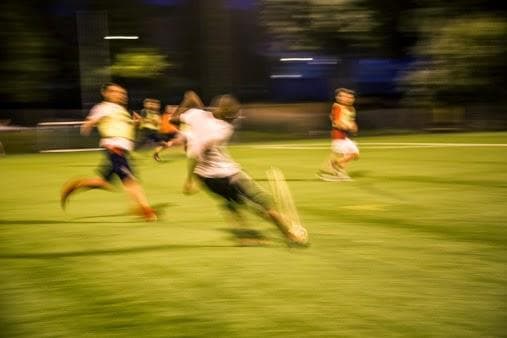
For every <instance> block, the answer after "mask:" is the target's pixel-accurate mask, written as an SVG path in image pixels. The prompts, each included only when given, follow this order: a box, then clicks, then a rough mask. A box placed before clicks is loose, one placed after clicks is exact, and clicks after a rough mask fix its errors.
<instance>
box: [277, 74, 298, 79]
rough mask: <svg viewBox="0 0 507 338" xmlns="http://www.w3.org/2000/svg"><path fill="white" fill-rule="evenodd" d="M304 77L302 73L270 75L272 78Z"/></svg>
mask: <svg viewBox="0 0 507 338" xmlns="http://www.w3.org/2000/svg"><path fill="white" fill-rule="evenodd" d="M302 77H303V75H301V74H273V75H271V76H270V78H272V79H300V78H302Z"/></svg>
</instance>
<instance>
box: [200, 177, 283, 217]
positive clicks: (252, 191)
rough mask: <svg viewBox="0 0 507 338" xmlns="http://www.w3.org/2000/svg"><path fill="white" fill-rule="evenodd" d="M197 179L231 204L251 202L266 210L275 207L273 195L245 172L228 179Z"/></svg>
mask: <svg viewBox="0 0 507 338" xmlns="http://www.w3.org/2000/svg"><path fill="white" fill-rule="evenodd" d="M197 177H198V178H199V179H200V180H201V181H202V182H203V183H204V185H205V186H206V187H207V188H208V189H209V190H210V191H211V192H213V193H215V194H217V195H219V196H221V197H223V198H225V199H226V200H227V201H228V202H229V203H233V204H243V203H244V202H245V201H250V202H252V203H253V204H255V205H257V206H259V207H261V208H263V209H264V210H269V209H271V208H272V207H273V199H272V197H271V195H269V194H268V193H267V192H266V191H265V190H264V189H263V188H262V187H260V186H259V185H258V184H257V183H255V181H254V180H253V179H252V178H251V177H250V176H248V175H247V174H245V173H244V172H239V173H237V174H235V175H232V176H228V177H203V176H199V175H197Z"/></svg>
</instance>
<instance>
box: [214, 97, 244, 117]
mask: <svg viewBox="0 0 507 338" xmlns="http://www.w3.org/2000/svg"><path fill="white" fill-rule="evenodd" d="M211 105H212V106H213V107H215V110H214V112H213V114H214V115H215V117H216V118H218V119H222V120H224V121H227V122H229V123H231V122H232V121H234V120H235V119H236V118H237V117H238V116H239V112H240V108H241V106H240V103H239V101H238V100H237V99H236V98H235V97H234V96H232V95H229V94H225V95H220V96H217V97H215V98H214V99H213V101H212V104H211Z"/></svg>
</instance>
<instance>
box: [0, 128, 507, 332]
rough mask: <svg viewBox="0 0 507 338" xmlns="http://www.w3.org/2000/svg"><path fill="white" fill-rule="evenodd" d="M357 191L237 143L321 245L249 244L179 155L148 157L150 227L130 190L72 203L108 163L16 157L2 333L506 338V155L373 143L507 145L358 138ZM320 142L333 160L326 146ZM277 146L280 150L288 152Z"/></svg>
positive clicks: (140, 161)
mask: <svg viewBox="0 0 507 338" xmlns="http://www.w3.org/2000/svg"><path fill="white" fill-rule="evenodd" d="M358 141H359V143H360V147H361V154H362V158H361V159H360V160H359V161H357V162H354V163H352V165H351V166H350V174H351V176H353V177H354V178H355V180H354V181H353V182H343V183H336V182H321V181H318V180H317V179H316V178H315V171H316V169H317V168H318V167H319V166H320V164H321V163H322V161H323V159H324V158H325V157H326V156H327V153H328V150H327V149H326V145H327V142H328V141H327V140H323V139H320V140H305V141H298V142H296V141H284V142H279V143H280V144H281V143H283V144H296V143H297V144H298V145H301V144H307V145H308V147H309V148H312V149H265V148H256V147H255V145H256V144H239V145H234V146H232V147H231V153H232V154H233V156H234V157H235V158H236V159H237V160H238V162H240V163H241V164H242V165H243V167H244V168H245V169H246V170H247V172H248V173H250V174H251V176H253V177H254V178H256V179H258V180H259V183H260V184H262V185H264V186H266V187H267V182H266V181H265V171H266V170H267V169H268V168H269V166H270V165H273V166H276V167H279V168H280V169H282V170H283V172H284V173H285V175H286V178H287V180H288V183H289V186H290V188H291V190H292V192H293V195H294V198H295V200H296V203H297V205H298V208H299V211H300V214H301V217H302V219H303V220H304V223H305V225H306V226H307V228H308V230H309V233H310V236H311V242H312V245H311V246H310V247H309V248H306V249H297V248H288V247H287V246H286V245H285V244H284V242H283V240H282V238H281V237H280V235H279V234H278V232H277V231H276V229H275V228H274V227H273V226H272V225H270V224H269V223H266V222H265V221H263V220H261V219H258V218H256V217H255V216H248V220H249V222H250V226H251V228H252V229H255V230H258V231H259V232H261V233H262V234H263V235H264V236H266V237H268V238H269V239H270V245H268V246H265V247H240V246H238V240H237V238H236V237H235V236H234V231H232V230H233V226H232V225H230V224H228V223H227V221H226V218H225V217H224V214H223V212H222V209H221V208H220V203H219V201H217V200H216V199H213V198H212V197H210V196H209V195H208V194H207V193H206V192H203V191H202V192H200V193H199V194H197V195H194V196H184V195H182V194H181V193H180V191H181V186H182V183H183V178H184V170H185V159H184V156H183V155H182V154H181V153H180V152H179V151H173V152H171V153H167V154H166V155H164V156H165V158H166V159H167V160H168V162H166V163H162V164H160V163H156V162H154V161H153V160H151V158H150V157H149V154H148V153H140V154H137V155H136V167H137V169H138V170H139V173H140V177H141V179H142V181H143V184H144V187H145V189H146V191H147V195H148V197H149V199H150V201H151V202H152V203H153V204H154V205H155V206H156V207H157V208H158V209H159V211H160V212H162V213H163V214H162V217H161V220H160V221H159V222H157V223H144V222H142V221H140V220H139V219H138V218H136V217H135V216H132V215H131V214H130V212H129V208H130V206H129V204H128V203H127V198H126V196H125V195H124V194H123V193H121V192H118V193H108V192H102V191H89V192H86V193H83V194H77V195H76V196H73V197H72V199H71V201H70V205H69V208H68V210H67V212H63V211H62V210H60V208H59V190H60V188H61V185H62V184H63V183H64V182H65V181H66V180H68V179H70V178H72V177H77V176H90V175H92V174H93V172H94V169H95V167H96V166H97V163H98V162H99V159H100V156H101V155H100V154H98V153H73V154H41V155H36V154H33V155H12V156H6V157H4V158H0V175H1V177H2V179H1V180H0V190H1V195H0V264H1V269H0V281H1V282H0V286H1V287H0V302H1V303H0V311H1V312H0V332H1V333H0V336H5V337H505V336H506V332H507V324H506V323H507V228H506V226H507V224H506V216H507V212H506V206H507V147H490V146H483V147H431V148H430V147H428V148H379V147H378V146H375V147H374V146H373V145H368V144H367V143H371V142H452V143H503V144H505V143H507V133H468V134H467V133H464V134H436V135H430V134H427V135H405V136H382V137H380V136H379V137H362V138H358ZM315 143H319V144H321V145H323V147H315V146H314V145H313V144H315ZM273 144H276V143H273Z"/></svg>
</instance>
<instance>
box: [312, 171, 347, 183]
mask: <svg viewBox="0 0 507 338" xmlns="http://www.w3.org/2000/svg"><path fill="white" fill-rule="evenodd" d="M317 177H318V178H320V179H321V180H323V181H327V182H340V181H352V179H351V178H350V176H349V175H347V173H346V172H344V171H342V172H339V171H336V172H333V173H330V172H327V171H323V170H320V171H319V172H318V173H317Z"/></svg>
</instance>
